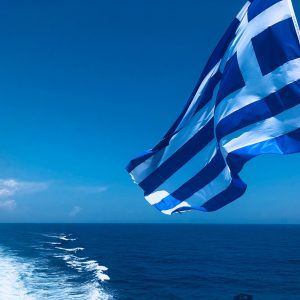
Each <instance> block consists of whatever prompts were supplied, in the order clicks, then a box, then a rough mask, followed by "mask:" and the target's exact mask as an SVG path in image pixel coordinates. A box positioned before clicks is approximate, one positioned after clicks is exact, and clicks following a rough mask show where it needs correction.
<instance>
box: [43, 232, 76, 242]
mask: <svg viewBox="0 0 300 300" xmlns="http://www.w3.org/2000/svg"><path fill="white" fill-rule="evenodd" d="M43 236H46V237H49V238H53V239H59V240H62V241H76V240H77V239H76V238H72V237H71V236H72V235H71V234H59V235H55V234H53V235H51V234H43Z"/></svg>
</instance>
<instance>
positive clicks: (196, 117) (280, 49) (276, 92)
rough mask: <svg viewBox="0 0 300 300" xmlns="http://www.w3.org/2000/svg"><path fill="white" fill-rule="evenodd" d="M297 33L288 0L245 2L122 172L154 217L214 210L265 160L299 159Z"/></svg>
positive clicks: (239, 190)
mask: <svg viewBox="0 0 300 300" xmlns="http://www.w3.org/2000/svg"><path fill="white" fill-rule="evenodd" d="M299 37H300V34H299V27H298V23H297V20H296V17H295V13H294V10H293V7H292V3H291V1H290V0H281V1H278V0H252V1H248V2H247V3H246V4H245V5H244V7H243V8H242V10H241V11H240V13H239V14H238V15H237V17H236V18H235V19H234V20H233V22H232V23H231V25H230V26H229V28H228V29H227V31H226V32H225V34H224V36H223V38H222V39H221V40H220V42H219V43H218V45H217V47H216V49H215V50H214V52H213V53H212V55H211V57H210V59H209V61H208V62H207V64H206V66H205V68H204V70H203V72H202V74H201V76H200V79H199V81H198V83H197V85H196V87H195V89H194V91H193V93H192V95H191V96H190V98H189V100H188V102H187V104H186V106H185V107H184V109H183V111H182V113H181V114H180V115H179V117H178V118H177V120H176V121H175V122H174V124H173V125H172V126H171V128H170V129H169V131H168V132H167V133H166V135H165V136H164V137H163V139H162V140H161V141H160V142H159V143H158V144H157V145H156V146H155V147H154V148H152V149H150V150H148V151H147V152H146V153H144V154H142V155H141V156H139V157H137V158H135V159H133V160H131V161H130V163H129V164H128V166H127V171H128V172H129V173H130V175H131V177H132V178H133V180H134V182H135V183H136V184H138V185H139V186H140V187H141V188H142V190H143V191H144V194H145V198H146V200H147V201H148V202H149V203H150V204H151V205H152V206H154V207H156V208H157V209H158V210H160V211H161V212H162V213H165V214H172V213H174V212H181V211H187V210H192V209H195V210H200V211H215V210H217V209H219V208H221V207H223V206H224V205H226V204H228V203H230V202H232V201H233V200H235V199H237V198H238V197H240V196H241V195H242V194H243V193H244V192H245V190H246V184H245V183H244V182H243V181H242V180H241V179H240V177H239V172H240V171H241V170H242V168H243V166H244V164H245V163H246V162H247V161H248V160H250V159H251V158H253V157H255V156H257V155H260V154H265V153H273V154H275V153H276V154H288V153H295V152H300V44H299Z"/></svg>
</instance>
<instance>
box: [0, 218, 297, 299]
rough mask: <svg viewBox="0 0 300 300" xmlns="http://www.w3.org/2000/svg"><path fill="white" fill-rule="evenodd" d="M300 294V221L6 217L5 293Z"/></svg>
mask: <svg viewBox="0 0 300 300" xmlns="http://www.w3.org/2000/svg"><path fill="white" fill-rule="evenodd" d="M241 293H244V294H249V295H252V296H253V299H254V300H256V299H261V300H266V299H270V300H277V299H278V300H279V299H282V300H284V299H287V300H290V299H291V300H294V299H295V300H297V299H299V300H300V226H297V225H188V224H186V225H179V224H174V225H170V224H165V225H159V224H147V225H146V224H0V300H10V299H26V300H27V299H38V300H44V299H54V300H60V299H64V300H67V299H74V300H75V299H80V300H84V299H103V300H104V299H107V300H110V299H138V300H140V299H141V300H143V299H145V300H148V299H174V300H176V299H205V300H210V299H214V300H217V299H224V300H225V299H226V300H227V299H229V300H231V299H233V297H234V296H235V295H238V294H241Z"/></svg>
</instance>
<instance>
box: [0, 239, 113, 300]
mask: <svg viewBox="0 0 300 300" xmlns="http://www.w3.org/2000/svg"><path fill="white" fill-rule="evenodd" d="M54 238H55V239H59V240H62V241H64V242H65V243H66V244H67V245H68V246H69V245H70V243H71V244H72V243H73V242H74V241H76V240H77V239H76V238H73V237H72V236H71V235H66V234H58V235H44V236H43V239H42V240H40V241H38V242H37V243H36V244H35V245H34V246H32V248H33V249H34V251H35V252H36V253H34V255H24V254H22V251H16V250H14V251H13V250H12V249H9V248H5V247H1V246H0V299H5V300H19V299H22V300H40V299H50V300H51V299H53V300H63V299H64V300H69V299H72V300H73V299H74V300H76V299H80V300H111V299H113V296H112V295H111V294H110V293H109V292H107V291H106V290H105V288H104V286H103V282H104V281H107V280H109V279H110V278H109V276H108V275H107V274H105V272H106V271H107V270H108V269H107V267H105V266H102V265H100V264H99V263H98V262H97V261H96V260H94V259H91V258H89V257H85V256H84V253H83V252H84V250H85V249H84V248H83V247H64V245H63V244H62V243H61V242H57V241H53V239H54ZM78 251H79V252H80V254H81V256H80V257H79V256H77V254H76V253H77V252H78Z"/></svg>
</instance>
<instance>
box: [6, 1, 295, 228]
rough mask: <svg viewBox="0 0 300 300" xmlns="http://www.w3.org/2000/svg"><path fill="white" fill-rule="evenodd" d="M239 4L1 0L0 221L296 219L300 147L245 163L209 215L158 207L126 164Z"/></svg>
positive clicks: (146, 143)
mask: <svg viewBox="0 0 300 300" xmlns="http://www.w3.org/2000/svg"><path fill="white" fill-rule="evenodd" d="M294 2H295V3H294V5H297V6H296V7H295V9H296V14H298V15H299V16H300V6H299V4H298V3H297V2H296V1H294ZM243 3H244V1H241V0H235V1H224V0H215V1H198V0H173V1H170V0H168V1H167V0H151V1H150V0H143V1H141V0H128V1H122V0H114V1H103V0H86V1H82V0H81V1H79V0H73V1H69V0H59V1H58V0H53V1H40V0H39V1H38V0H31V1H20V0H17V1H13V2H12V1H9V0H3V1H2V2H1V6H2V8H1V11H0V28H1V30H0V32H1V33H0V36H1V47H0V66H1V68H0V99H1V100H0V101H1V109H0V120H1V121H0V137H1V139H0V222H72V223H73V222H100V223H102V222H118V223H119V222H133V223H139V222H148V223H157V222H161V223H173V222H174V223H283V224H293V223H300V195H299V183H300V172H299V169H300V154H293V155H288V156H275V155H267V156H261V157H258V158H255V159H253V160H252V161H250V162H249V163H248V164H247V165H246V166H245V168H244V170H243V172H242V173H241V177H242V179H243V180H244V181H245V182H246V183H247V184H248V190H247V192H246V193H245V195H244V196H243V197H241V198H240V199H238V200H236V201H235V202H233V203H232V204H230V205H228V206H226V207H224V208H223V209H221V210H219V211H217V212H213V213H200V212H190V213H186V214H182V215H172V216H166V215H163V214H161V213H160V212H159V211H157V210H156V209H155V208H152V207H151V206H150V205H149V204H147V202H146V201H145V200H144V198H143V193H142V191H141V190H140V189H139V188H138V187H137V186H136V185H134V184H133V183H132V181H131V179H130V177H129V176H128V174H127V172H126V171H125V166H126V165H127V163H128V161H129V160H130V159H132V158H133V157H135V156H136V155H137V154H140V153H141V152H143V151H144V150H146V149H149V148H151V147H152V146H154V145H155V144H156V143H157V142H158V141H159V139H160V138H161V137H162V136H163V135H164V133H165V132H166V131H167V130H168V128H169V127H170V125H171V124H172V122H173V121H174V120H175V118H176V117H177V116H178V114H179V113H180V111H181V109H182V108H183V106H184V104H185V102H186V101H187V99H188V97H189V95H190V93H191V92H192V90H193V88H194V85H195V84H196V82H197V79H198V77H199V75H200V72H201V70H202V68H203V67H204V64H205V63H206V61H207V59H208V57H209V55H210V53H211V51H212V50H213V49H214V47H215V45H216V44H217V42H218V40H219V39H220V37H221V36H222V34H223V33H224V31H225V29H226V28H227V26H228V25H229V23H230V22H231V21H232V19H233V18H234V17H235V15H236V13H237V12H238V11H239V9H240V8H241V7H242V5H243Z"/></svg>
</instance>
